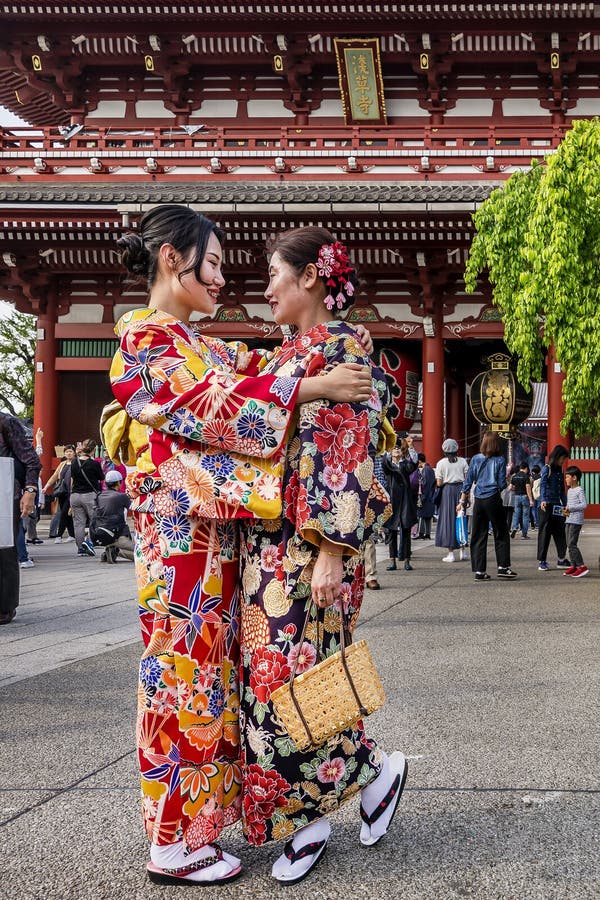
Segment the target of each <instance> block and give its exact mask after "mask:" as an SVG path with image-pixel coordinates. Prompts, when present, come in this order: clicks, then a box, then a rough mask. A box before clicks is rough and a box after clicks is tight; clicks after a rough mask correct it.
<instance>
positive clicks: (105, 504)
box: [98, 469, 133, 562]
mask: <svg viewBox="0 0 600 900" xmlns="http://www.w3.org/2000/svg"><path fill="white" fill-rule="evenodd" d="M104 484H105V486H106V490H105V491H102V493H101V494H100V495H99V497H98V509H99V510H100V512H101V514H102V515H103V516H106V517H109V516H110V517H112V516H115V517H117V516H122V517H123V519H126V516H127V510H128V509H129V507H130V506H131V500H130V499H129V497H128V496H127V494H123V493H121V486H122V484H123V476H122V475H121V473H120V472H119V471H118V470H117V469H110V470H109V471H108V472H107V473H106V475H105V477H104ZM119 554H120V555H121V556H122V557H123V558H124V559H128V560H133V540H132V537H131V532H130V530H129V526H128V525H127V521H125V524H124V527H123V530H122V532H121V534H120V535H119V537H118V538H117V540H116V541H115V543H114V544H111V545H110V546H109V547H107V548H106V550H105V551H104V553H103V554H102V561H103V562H116V559H117V556H118V555H119Z"/></svg>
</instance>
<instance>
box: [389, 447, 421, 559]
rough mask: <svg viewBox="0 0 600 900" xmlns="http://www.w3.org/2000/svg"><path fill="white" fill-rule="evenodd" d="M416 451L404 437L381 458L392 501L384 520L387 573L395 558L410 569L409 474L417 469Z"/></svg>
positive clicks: (412, 510)
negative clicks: (386, 519)
mask: <svg viewBox="0 0 600 900" xmlns="http://www.w3.org/2000/svg"><path fill="white" fill-rule="evenodd" d="M417 461H418V457H417V453H416V450H413V449H412V447H409V445H408V443H407V440H406V438H402V440H401V441H400V445H399V446H396V447H394V449H393V450H392V452H391V453H386V454H385V455H384V457H383V460H382V462H383V471H384V472H385V474H386V476H387V480H388V484H389V489H390V499H391V501H392V515H391V517H390V518H389V519H388V521H387V522H386V525H385V528H386V531H387V542H388V547H389V552H390V564H389V566H387V570H388V572H393V571H395V570H396V568H397V566H396V560H397V559H400V560H404V568H405V569H406V571H407V572H410V571H412V566H411V564H410V557H411V546H410V530H411V528H412V527H413V525H415V524H416V522H417V501H416V499H415V496H414V494H413V491H412V488H411V484H410V478H409V476H410V475H411V474H412V473H413V472H414V471H415V470H416V468H417Z"/></svg>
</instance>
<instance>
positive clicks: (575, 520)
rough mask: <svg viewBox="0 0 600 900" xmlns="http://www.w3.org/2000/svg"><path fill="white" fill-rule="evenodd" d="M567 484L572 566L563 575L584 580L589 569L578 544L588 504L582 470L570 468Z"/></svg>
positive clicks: (567, 527)
mask: <svg viewBox="0 0 600 900" xmlns="http://www.w3.org/2000/svg"><path fill="white" fill-rule="evenodd" d="M565 482H566V484H567V505H566V507H565V509H564V514H565V515H566V517H567V520H566V523H565V524H566V529H565V530H566V537H567V548H568V553H569V559H570V561H571V565H570V566H569V568H568V569H565V571H564V573H563V574H564V575H570V576H571V577H572V578H583V577H584V575H587V574H588V572H589V569H588V567H587V566H586V564H585V563H584V561H583V556H582V555H581V550H580V549H579V547H578V546H577V542H578V541H579V533H580V532H581V528H582V525H583V513H584V510H585V508H586V506H587V505H588V504H587V498H586V496H585V491H584V490H583V488H582V487H581V469H580V468H579V467H578V466H569V468H568V469H567V471H566V472H565Z"/></svg>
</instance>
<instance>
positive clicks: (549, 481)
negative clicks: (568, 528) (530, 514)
mask: <svg viewBox="0 0 600 900" xmlns="http://www.w3.org/2000/svg"><path fill="white" fill-rule="evenodd" d="M568 458H569V451H568V450H567V448H566V447H563V445H562V444H557V445H556V447H554V448H553V450H552V452H551V454H550V456H549V457H548V464H547V465H545V466H544V468H543V469H542V480H541V482H540V508H539V513H538V554H537V555H538V569H539V570H540V572H547V571H548V569H549V568H550V566H549V565H548V563H547V561H546V557H547V556H548V549H549V547H550V538H554V543H555V545H556V553H557V555H558V560H557V563H556V568H557V569H568V568H569V567H570V565H571V563H570V561H569V560H568V559H567V538H566V535H565V517H564V515H563V513H562V510H563V508H564V507H565V506H566V505H567V492H566V490H565V476H564V474H563V466H564V464H565V463H566V461H567V459H568ZM559 509H560V512H558V510H559Z"/></svg>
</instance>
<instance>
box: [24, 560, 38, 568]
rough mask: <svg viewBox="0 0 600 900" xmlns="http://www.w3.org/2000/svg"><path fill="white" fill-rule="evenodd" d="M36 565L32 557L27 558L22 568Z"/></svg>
mask: <svg viewBox="0 0 600 900" xmlns="http://www.w3.org/2000/svg"><path fill="white" fill-rule="evenodd" d="M34 566H35V563H34V561H33V560H32V559H26V560H25V562H22V563H21V568H22V569H33V567H34Z"/></svg>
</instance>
